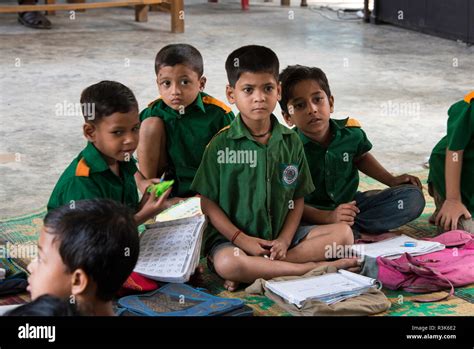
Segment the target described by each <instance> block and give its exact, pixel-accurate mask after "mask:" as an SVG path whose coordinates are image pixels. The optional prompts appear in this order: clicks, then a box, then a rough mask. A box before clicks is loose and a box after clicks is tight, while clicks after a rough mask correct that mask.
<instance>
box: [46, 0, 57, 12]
mask: <svg viewBox="0 0 474 349" xmlns="http://www.w3.org/2000/svg"><path fill="white" fill-rule="evenodd" d="M44 3H45V4H46V5H53V4H55V3H56V0H45V1H44ZM46 14H47V15H48V16H54V15H55V14H56V11H46Z"/></svg>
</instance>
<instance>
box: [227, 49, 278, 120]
mask: <svg viewBox="0 0 474 349" xmlns="http://www.w3.org/2000/svg"><path fill="white" fill-rule="evenodd" d="M225 69H226V72H227V79H228V80H229V84H228V85H227V89H226V94H227V99H228V100H229V102H230V103H231V104H234V103H235V104H236V106H237V109H239V111H240V113H241V114H242V115H243V116H244V117H247V118H249V119H252V120H260V119H262V118H268V117H269V115H270V114H271V113H272V112H273V110H274V109H275V106H276V103H277V102H278V100H279V98H280V86H279V84H278V72H279V69H280V66H279V61H278V57H277V55H276V54H275V52H273V51H272V50H271V49H269V48H267V47H264V46H257V45H250V46H243V47H240V48H238V49H237V50H235V51H233V52H232V53H231V54H230V55H229V56H228V57H227V60H226V62H225Z"/></svg>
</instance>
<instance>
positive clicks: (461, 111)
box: [428, 91, 474, 234]
mask: <svg viewBox="0 0 474 349" xmlns="http://www.w3.org/2000/svg"><path fill="white" fill-rule="evenodd" d="M473 99H474V91H473V92H471V93H468V94H467V95H466V96H465V97H464V99H463V100H461V101H458V102H456V103H455V104H453V105H452V106H451V107H450V108H449V110H448V115H449V118H448V130H447V135H446V136H445V137H443V138H442V139H441V140H440V141H439V142H438V144H436V146H435V147H434V149H433V151H432V153H431V157H430V174H429V177H428V184H429V193H430V195H431V196H433V197H434V200H435V204H436V211H435V213H433V216H432V217H431V219H430V221H431V222H432V223H435V224H436V225H437V226H438V230H439V231H440V232H444V231H447V230H455V229H461V230H465V231H467V232H470V233H471V234H474V220H473V219H472V215H473V214H474V182H473V179H474V102H473Z"/></svg>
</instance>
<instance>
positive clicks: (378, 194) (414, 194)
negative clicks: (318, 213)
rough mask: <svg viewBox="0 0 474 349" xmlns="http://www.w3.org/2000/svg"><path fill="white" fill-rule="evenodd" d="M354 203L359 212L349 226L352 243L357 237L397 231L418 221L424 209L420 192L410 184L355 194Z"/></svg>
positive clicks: (423, 201)
mask: <svg viewBox="0 0 474 349" xmlns="http://www.w3.org/2000/svg"><path fill="white" fill-rule="evenodd" d="M354 200H355V201H356V205H357V207H358V208H359V210H360V213H359V214H358V215H357V216H356V217H355V220H354V225H353V226H352V231H353V232H354V237H355V238H356V239H357V238H359V237H360V233H367V234H381V233H386V232H387V231H388V230H391V229H395V228H398V227H401V226H402V225H404V224H407V223H408V222H411V221H413V220H414V219H416V218H418V217H419V216H420V215H421V213H422V212H423V209H424V208H425V197H424V195H423V192H422V191H421V189H420V188H418V187H417V186H415V185H412V184H404V185H399V186H396V187H392V188H387V189H384V190H369V191H366V192H358V193H357V194H356V196H355V198H354Z"/></svg>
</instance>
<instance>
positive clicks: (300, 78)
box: [280, 65, 425, 237]
mask: <svg viewBox="0 0 474 349" xmlns="http://www.w3.org/2000/svg"><path fill="white" fill-rule="evenodd" d="M280 81H281V83H282V99H281V101H280V106H281V109H282V112H283V116H284V118H285V120H286V122H287V123H288V124H289V125H290V126H293V125H296V127H297V130H296V131H297V133H298V134H299V136H300V138H301V140H302V141H303V144H304V151H305V154H306V159H307V161H308V164H309V167H310V170H311V177H312V179H313V182H314V185H315V186H316V190H314V191H313V192H312V193H309V194H308V195H307V196H306V197H305V207H304V213H303V221H305V222H307V223H309V224H328V223H336V222H345V223H347V224H349V225H350V226H351V227H352V230H353V233H354V236H355V237H359V235H360V233H361V232H363V233H369V234H376V233H383V232H386V231H387V230H390V229H394V228H397V227H400V226H402V225H404V224H406V223H408V222H410V221H412V220H413V219H415V218H417V217H418V216H419V215H420V214H421V213H422V211H423V208H424V206H425V199H424V196H423V193H422V191H421V182H420V180H419V179H418V178H417V177H414V176H410V175H408V174H403V175H400V176H393V175H392V174H390V173H389V172H388V171H387V170H385V168H384V167H383V166H382V165H381V164H380V163H379V162H378V161H377V160H376V159H375V158H374V156H373V155H371V154H370V152H369V151H370V149H371V148H372V144H371V143H370V141H369V140H368V139H367V136H366V134H365V132H364V131H362V129H361V127H360V124H359V123H358V122H357V120H355V119H351V118H347V119H344V120H334V119H331V118H330V114H331V113H332V112H333V110H334V96H332V95H331V91H330V88H329V83H328V80H327V77H326V75H325V74H324V72H323V71H322V70H321V69H319V68H310V67H305V66H300V65H295V66H289V67H287V68H286V69H285V70H284V71H283V72H282V73H281V74H280ZM359 170H360V171H362V172H363V173H365V174H366V175H368V176H370V177H372V178H374V179H376V180H378V181H379V182H382V183H383V184H386V185H387V186H389V187H390V188H388V189H385V190H371V191H367V192H358V191H357V189H358V186H359Z"/></svg>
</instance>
